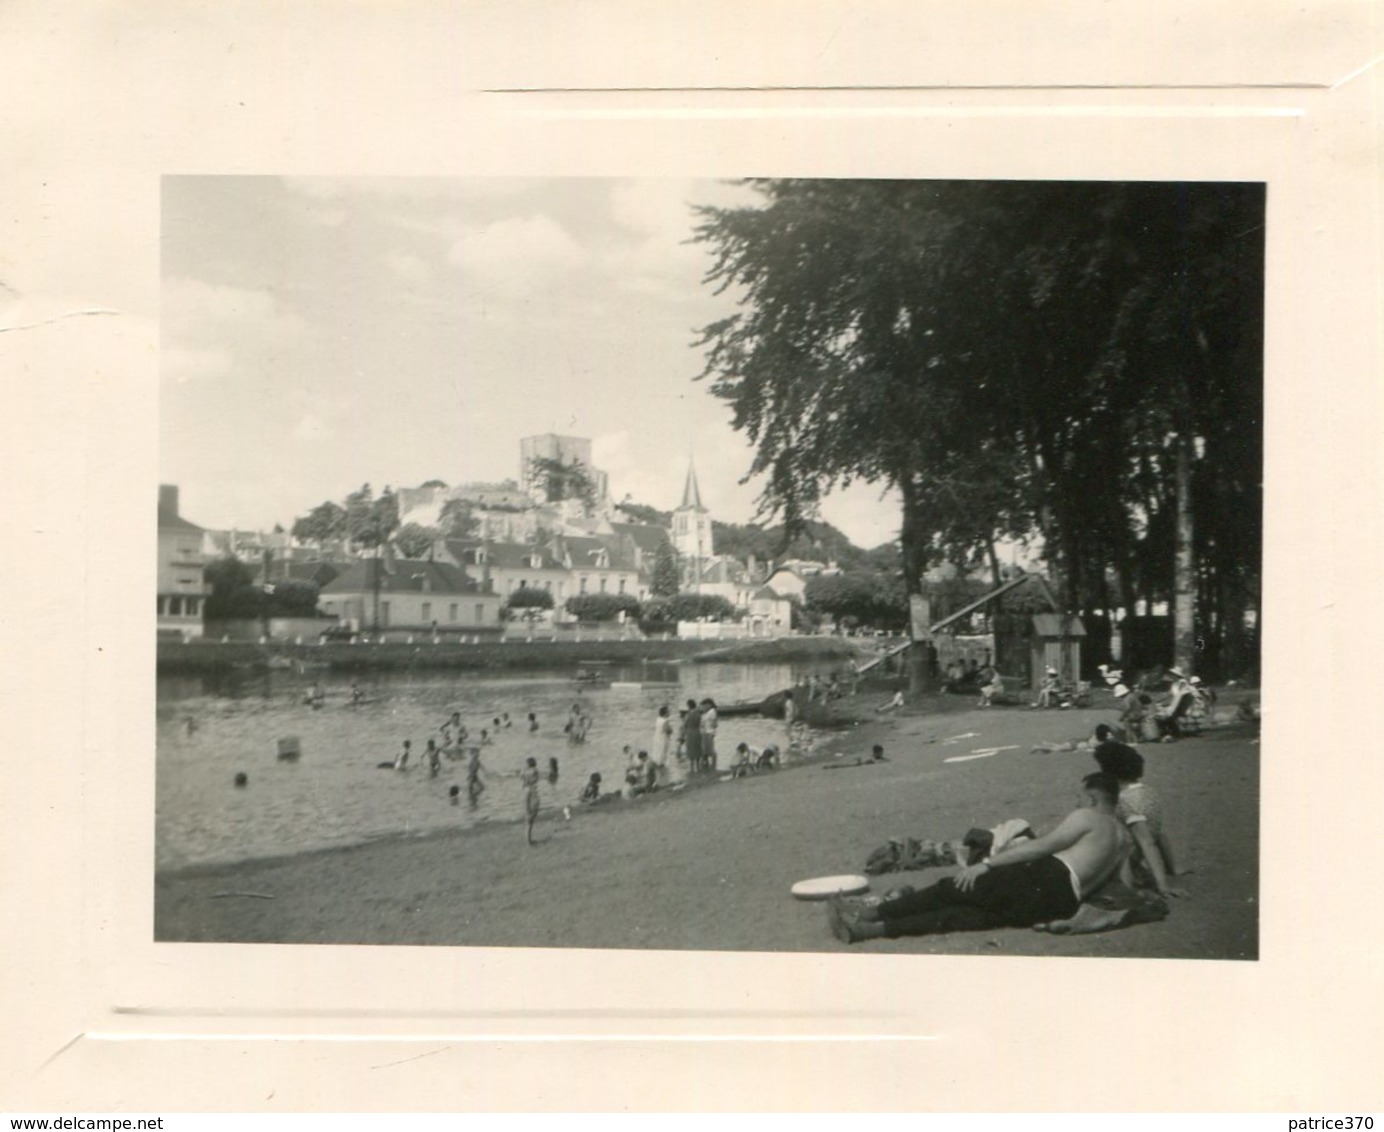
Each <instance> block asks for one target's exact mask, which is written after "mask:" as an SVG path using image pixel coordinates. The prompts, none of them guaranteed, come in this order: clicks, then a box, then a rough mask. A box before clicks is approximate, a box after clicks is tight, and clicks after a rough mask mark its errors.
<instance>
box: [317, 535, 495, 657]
mask: <svg viewBox="0 0 1384 1132" xmlns="http://www.w3.org/2000/svg"><path fill="white" fill-rule="evenodd" d="M502 604H503V598H501V597H500V596H499V595H498V594H496V593H493V592H491V591H489V590H486V589H484V588H482V586H481V585H480V584H479V583H477V582H476V581H475V580H474V579H472V578H469V577H467V575H466V572H465V571H464V570H462V569H461V568H460V567H458V566H453V565H452V564H450V563H446V562H436V561H429V560H426V559H416V558H395V557H394V556H393V555H389V554H386V555H384V556H383V557H380V558H361V559H358V560H357V561H356V562H354V563H352V564H351V566H350V567H348V568H347V569H346V570H345V571H344V572H343V573H342V574H341V575H340V577H337V578H334V579H333V580H332V581H331V582H329V583H327V585H325V586H323V587H322V594H321V597H320V598H319V600H318V608H319V609H321V610H322V612H323V613H326V614H329V615H331V616H334V617H337V618H338V619H339V620H340V621H341V622H342V623H343V624H346V625H349V626H350V627H351V628H354V629H358V630H361V631H362V632H376V631H378V632H379V633H381V634H384V635H388V636H392V637H400V636H403V635H405V634H407V635H414V634H423V635H431V634H433V633H437V634H439V635H446V634H450V633H459V634H461V635H463V636H465V635H473V634H495V633H498V632H499V630H500V626H501V615H500V607H501V605H502Z"/></svg>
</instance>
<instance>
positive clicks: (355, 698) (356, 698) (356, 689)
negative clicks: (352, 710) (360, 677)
mask: <svg viewBox="0 0 1384 1132" xmlns="http://www.w3.org/2000/svg"><path fill="white" fill-rule="evenodd" d="M363 699H365V693H364V692H362V691H361V690H360V685H359V684H357V683H356V682H355V681H354V680H352V681H351V706H352V707H354V706H355V705H356V704H358V703H360V702H361V701H362V700H363Z"/></svg>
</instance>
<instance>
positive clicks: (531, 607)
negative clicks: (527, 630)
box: [505, 586, 553, 621]
mask: <svg viewBox="0 0 1384 1132" xmlns="http://www.w3.org/2000/svg"><path fill="white" fill-rule="evenodd" d="M552 608H553V595H552V593H551V592H550V591H548V590H544V589H539V588H538V587H537V586H520V587H519V588H518V589H517V590H515V591H514V592H513V593H512V594H510V595H509V597H508V598H506V599H505V613H506V614H507V615H508V616H509V617H511V618H516V617H521V618H523V619H524V620H526V621H532V620H534V619H536V618H537V617H538V615H539V614H540V613H542V612H543V610H545V609H552Z"/></svg>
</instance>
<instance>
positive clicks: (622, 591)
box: [620, 578, 625, 593]
mask: <svg viewBox="0 0 1384 1132" xmlns="http://www.w3.org/2000/svg"><path fill="white" fill-rule="evenodd" d="M620 592H621V593H624V592H625V579H624V578H621V579H620Z"/></svg>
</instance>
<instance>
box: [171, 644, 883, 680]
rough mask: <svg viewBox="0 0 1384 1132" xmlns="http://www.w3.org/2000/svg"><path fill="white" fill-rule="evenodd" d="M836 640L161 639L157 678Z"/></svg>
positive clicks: (659, 654) (542, 662)
mask: <svg viewBox="0 0 1384 1132" xmlns="http://www.w3.org/2000/svg"><path fill="white" fill-rule="evenodd" d="M856 652H857V650H856V648H855V647H854V646H853V645H852V643H851V642H849V641H847V640H843V639H842V638H840V637H784V638H780V639H778V640H774V641H754V642H747V643H746V644H745V645H737V646H730V647H727V646H726V645H725V644H724V642H708V641H680V640H667V641H655V640H637V641H587V642H582V641H531V642H530V641H484V642H480V643H477V644H464V645H463V644H455V643H452V644H431V643H428V644H407V643H404V642H399V641H385V642H381V643H372V644H346V643H339V642H332V643H327V644H305V645H294V644H287V643H274V644H267V645H261V644H257V643H253V642H248V641H208V640H200V641H188V642H182V641H159V643H158V672H159V674H160V675H185V674H197V673H211V672H225V671H228V670H231V669H236V668H240V669H245V668H272V667H294V668H300V669H316V668H321V669H325V670H326V671H331V672H397V671H413V670H420V671H427V670H442V671H503V670H524V669H528V670H535V671H542V670H564V671H565V670H575V669H576V668H578V667H579V666H580V665H581V664H582V663H583V662H587V661H598V662H603V663H609V664H620V665H630V664H640V663H642V662H649V663H663V664H670V663H682V662H687V661H701V660H704V659H705V660H714V661H717V662H720V663H725V664H736V663H747V664H748V663H754V664H765V663H781V664H813V663H822V664H828V663H831V662H833V661H845V660H847V659H849V658H851V657H853V656H855V655H856Z"/></svg>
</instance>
